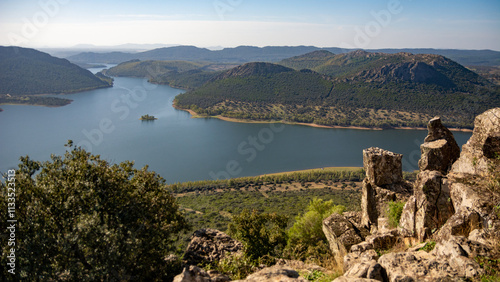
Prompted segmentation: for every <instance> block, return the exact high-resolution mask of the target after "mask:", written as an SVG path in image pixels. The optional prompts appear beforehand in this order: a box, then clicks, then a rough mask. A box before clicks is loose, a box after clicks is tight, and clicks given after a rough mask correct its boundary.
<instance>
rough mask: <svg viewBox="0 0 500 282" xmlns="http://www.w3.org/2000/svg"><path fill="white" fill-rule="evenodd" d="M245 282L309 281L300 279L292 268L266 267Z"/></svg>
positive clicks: (251, 275)
mask: <svg viewBox="0 0 500 282" xmlns="http://www.w3.org/2000/svg"><path fill="white" fill-rule="evenodd" d="M236 281H241V282H243V281H245V282H276V281H280V282H289V281H290V282H295V281H297V282H307V281H308V280H306V279H304V278H302V277H300V275H299V273H298V272H297V271H295V270H293V269H291V268H288V267H283V266H279V265H275V266H272V267H266V268H264V269H261V270H259V271H257V272H255V273H253V274H250V275H249V276H248V277H247V278H245V279H244V280H236Z"/></svg>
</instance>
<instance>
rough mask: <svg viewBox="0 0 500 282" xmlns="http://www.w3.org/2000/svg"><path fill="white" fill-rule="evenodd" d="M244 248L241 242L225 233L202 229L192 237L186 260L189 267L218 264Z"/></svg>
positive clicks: (185, 255) (185, 256)
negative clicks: (230, 254) (228, 255)
mask: <svg viewBox="0 0 500 282" xmlns="http://www.w3.org/2000/svg"><path fill="white" fill-rule="evenodd" d="M242 248H243V245H242V244H241V242H238V241H236V240H234V239H232V238H231V237H229V236H228V235H227V234H226V233H224V232H221V231H219V230H215V229H200V230H198V231H195V232H194V234H193V236H192V237H191V242H190V243H189V245H188V247H187V248H186V252H185V253H184V260H185V263H186V264H188V265H200V264H207V263H212V262H217V261H219V260H221V259H222V258H224V257H225V256H226V255H227V254H228V253H237V252H239V251H241V250H242Z"/></svg>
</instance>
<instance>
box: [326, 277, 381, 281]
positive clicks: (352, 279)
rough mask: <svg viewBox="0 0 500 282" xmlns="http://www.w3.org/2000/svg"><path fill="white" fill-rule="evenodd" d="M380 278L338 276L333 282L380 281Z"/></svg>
mask: <svg viewBox="0 0 500 282" xmlns="http://www.w3.org/2000/svg"><path fill="white" fill-rule="evenodd" d="M378 281H379V280H375V279H368V278H358V277H346V276H340V277H337V278H336V279H335V280H333V282H378Z"/></svg>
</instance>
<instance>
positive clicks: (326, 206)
mask: <svg viewBox="0 0 500 282" xmlns="http://www.w3.org/2000/svg"><path fill="white" fill-rule="evenodd" d="M344 211H345V207H344V206H342V205H334V204H333V201H331V200H330V201H323V200H322V199H318V198H314V199H313V200H311V202H309V206H308V207H307V212H306V213H305V214H303V215H299V216H297V217H296V218H295V223H294V224H293V226H292V228H290V230H289V231H288V244H289V245H297V244H303V245H306V246H313V245H316V244H317V243H318V241H326V237H325V234H324V233H323V229H322V224H323V220H324V219H325V218H327V217H328V216H330V215H331V214H333V213H338V214H342V213H343V212H344Z"/></svg>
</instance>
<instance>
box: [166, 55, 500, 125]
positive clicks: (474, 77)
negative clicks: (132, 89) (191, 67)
mask: <svg viewBox="0 0 500 282" xmlns="http://www.w3.org/2000/svg"><path fill="white" fill-rule="evenodd" d="M175 103H176V105H177V106H178V107H179V108H183V109H190V110H193V111H195V112H197V113H198V114H202V115H209V116H217V115H219V116H223V117H232V118H242V119H250V120H281V121H285V122H304V123H315V124H320V125H329V126H332V125H342V126H367V127H406V126H411V127H414V126H418V127H422V126H425V125H426V122H427V120H428V119H429V118H431V117H432V116H434V115H440V116H441V117H442V119H443V120H444V121H445V122H446V123H447V125H448V126H454V127H462V128H470V127H472V122H473V119H474V116H475V115H476V114H477V113H479V112H482V111H484V110H486V109H488V108H490V107H495V106H499V105H500V90H499V87H498V86H495V85H494V84H493V83H491V82H489V81H488V80H486V79H484V78H483V77H481V76H479V75H478V74H476V73H474V72H472V71H470V70H468V69H467V68H465V67H463V66H462V65H460V64H458V63H456V62H454V61H452V60H450V59H448V58H445V57H443V56H439V55H429V54H425V55H424V54H416V55H413V54H409V53H397V54H383V53H368V52H365V51H354V52H351V53H347V54H339V55H334V54H333V53H330V52H327V51H324V50H320V51H314V52H311V53H308V54H305V55H300V56H296V57H292V58H289V59H286V60H283V61H281V62H280V64H279V65H278V64H271V63H248V64H245V65H242V66H239V67H237V68H234V69H231V70H229V71H226V72H225V73H222V74H220V75H218V76H217V77H215V78H213V79H212V80H210V81H208V82H207V83H205V84H204V85H202V86H201V87H199V88H197V89H195V90H193V91H189V92H187V93H185V94H181V95H179V96H177V97H176V100H175Z"/></svg>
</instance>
